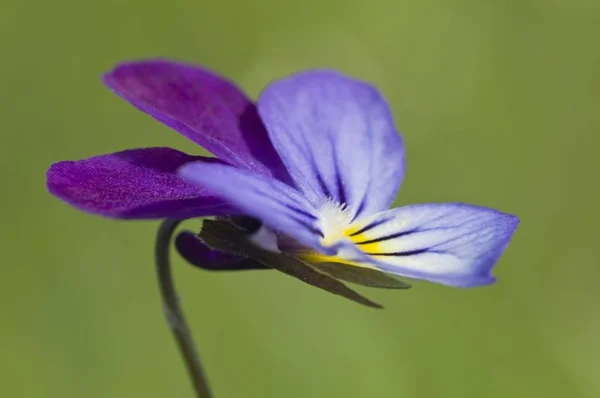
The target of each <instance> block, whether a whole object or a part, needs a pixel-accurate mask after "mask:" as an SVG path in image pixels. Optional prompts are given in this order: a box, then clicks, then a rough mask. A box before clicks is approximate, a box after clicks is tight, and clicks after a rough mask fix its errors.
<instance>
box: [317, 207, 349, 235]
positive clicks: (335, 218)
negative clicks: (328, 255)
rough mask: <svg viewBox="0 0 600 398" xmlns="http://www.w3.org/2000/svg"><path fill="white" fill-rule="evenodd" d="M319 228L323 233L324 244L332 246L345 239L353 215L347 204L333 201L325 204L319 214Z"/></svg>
mask: <svg viewBox="0 0 600 398" xmlns="http://www.w3.org/2000/svg"><path fill="white" fill-rule="evenodd" d="M318 217H319V228H320V229H321V231H322V232H323V239H322V241H321V242H322V243H323V245H325V246H331V245H333V244H335V243H336V242H338V241H339V240H340V239H344V238H345V236H344V230H345V229H346V228H347V227H348V226H349V225H350V222H351V221H352V215H351V214H350V212H349V211H348V208H347V207H346V204H344V203H342V204H340V203H337V202H335V201H333V200H328V201H327V202H325V203H324V204H323V205H322V206H321V208H320V209H319V212H318Z"/></svg>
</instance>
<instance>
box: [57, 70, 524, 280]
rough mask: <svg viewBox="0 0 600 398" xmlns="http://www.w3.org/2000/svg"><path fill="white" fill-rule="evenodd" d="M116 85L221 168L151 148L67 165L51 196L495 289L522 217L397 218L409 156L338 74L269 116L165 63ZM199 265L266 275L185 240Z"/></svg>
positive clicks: (348, 262)
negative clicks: (196, 222) (219, 225)
mask: <svg viewBox="0 0 600 398" xmlns="http://www.w3.org/2000/svg"><path fill="white" fill-rule="evenodd" d="M104 82H105V84H106V85H107V86H108V87H109V88H110V89H111V90H113V91H114V92H115V93H116V94H118V95H119V96H120V97H122V98H124V99H125V100H127V101H128V102H130V103H131V104H133V105H134V106H135V107H136V108H138V109H140V110H141V111H143V112H145V113H147V114H149V115H150V116H152V117H153V118H155V119H157V120H159V121H161V122H162V123H164V124H166V125H167V126H169V127H171V128H173V129H174V130H176V131H178V132H179V133H181V134H183V135H184V136H186V137H187V138H189V139H190V140H192V141H194V142H195V143H197V144H198V145H200V146H202V147H203V148H205V149H206V150H208V151H209V152H211V153H212V154H214V155H215V156H216V157H215V158H208V157H202V156H194V155H188V154H185V153H182V152H179V151H177V150H175V149H171V148H143V149H132V150H127V151H123V152H117V153H113V154H108V155H102V156H97V157H92V158H89V159H85V160H79V161H64V162H59V163H56V164H54V165H52V166H51V168H50V169H49V171H48V188H49V190H50V192H51V193H52V194H54V195H55V196H57V197H59V198H60V199H62V200H64V201H65V202H67V203H69V204H70V205H72V206H75V207H77V208H79V209H81V210H84V211H86V212H89V213H93V214H98V215H102V216H107V217H112V218H118V219H166V218H171V219H188V218H196V217H207V216H219V217H240V216H241V217H242V218H241V219H242V220H246V221H254V222H255V223H256V225H255V228H254V229H253V230H252V233H250V234H249V235H248V236H249V240H250V241H251V242H252V243H253V244H254V245H256V246H258V247H260V248H262V249H264V250H267V251H269V252H274V253H283V254H286V255H290V256H293V257H295V258H297V259H300V260H302V261H303V262H306V263H308V264H313V265H316V266H318V265H319V264H336V266H337V267H338V268H339V267H340V266H343V267H348V269H369V270H376V271H381V272H383V273H385V274H389V275H394V276H401V277H409V278H417V279H424V280H428V281H431V282H436V283H441V284H445V285H450V286H456V287H469V286H479V285H487V284H490V283H492V282H493V281H494V280H495V279H494V277H493V276H492V274H491V271H492V268H493V267H494V265H495V264H496V262H497V260H498V258H499V257H500V255H501V254H502V252H503V251H504V249H505V248H506V246H507V244H508V243H509V241H510V239H511V236H512V234H513V232H514V231H515V229H516V227H517V224H518V223H519V219H518V218H517V217H516V216H514V215H510V214H505V213H502V212H500V211H497V210H493V209H490V208H486V207H480V206H474V205H469V204H462V203H436V204H414V205H409V206H404V207H399V208H393V209H389V206H390V205H391V204H392V202H393V201H394V198H395V197H396V193H397V191H398V189H399V187H400V184H401V183H402V179H403V176H404V170H405V157H404V144H403V141H402V138H401V136H400V135H399V134H398V132H397V130H396V127H395V125H394V121H393V118H392V115H391V112H390V109H389V107H388V104H387V103H386V101H385V100H384V98H383V97H382V96H381V94H380V93H379V91H378V90H377V89H376V88H375V87H373V86H372V85H370V84H368V83H365V82H362V81H359V80H356V79H353V78H350V77H348V76H345V75H343V74H340V73H338V72H334V71H329V70H311V71H306V72H302V73H297V74H294V75H292V76H289V77H287V78H284V79H281V80H277V81H274V82H272V83H271V84H269V85H268V86H267V87H266V88H265V89H264V90H263V92H262V93H261V94H260V96H259V98H258V100H257V102H256V104H254V103H253V102H252V101H250V100H249V99H248V98H247V97H246V96H245V95H244V94H243V93H242V92H241V91H240V90H239V89H238V88H237V87H236V86H235V85H233V84H232V83H230V82H228V81H226V80H224V79H223V78H221V77H219V76H217V75H215V74H214V73H212V72H209V71H207V70H205V69H201V68H197V67H194V66H190V65H185V64H182V63H174V62H170V61H166V60H156V61H144V62H134V63H127V64H122V65H119V66H117V67H116V68H115V69H114V70H112V71H111V72H109V73H107V74H106V75H105V76H104ZM177 245H178V248H179V250H180V252H181V253H182V255H183V256H184V257H185V258H187V259H188V260H189V261H190V262H192V263H194V264H198V265H201V266H202V265H204V266H206V267H208V268H215V269H236V268H238V269H242V268H255V267H256V268H260V265H257V264H256V263H255V262H253V261H248V259H244V258H243V257H240V256H238V255H237V254H232V253H226V252H220V251H216V250H212V249H209V248H208V247H207V246H206V245H205V244H204V242H202V240H201V239H199V238H198V237H197V236H196V235H194V234H191V233H187V232H184V233H182V234H181V235H179V237H178V240H177Z"/></svg>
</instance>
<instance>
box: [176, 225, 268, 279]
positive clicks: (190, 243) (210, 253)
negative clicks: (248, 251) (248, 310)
mask: <svg viewBox="0 0 600 398" xmlns="http://www.w3.org/2000/svg"><path fill="white" fill-rule="evenodd" d="M175 246H176V247H177V251H178V252H179V254H180V255H181V256H182V257H183V258H184V259H185V260H186V261H187V262H189V263H190V264H192V265H195V266H196V267H200V268H203V269H207V270H212V271H242V270H251V269H268V268H267V267H265V266H264V265H262V264H261V263H259V262H257V261H254V260H252V259H249V258H244V257H240V256H236V255H235V254H229V253H224V252H221V251H218V250H212V249H210V248H209V247H208V246H206V244H205V243H204V242H202V241H201V240H200V238H198V236H197V235H196V234H194V233H193V232H190V231H182V232H181V233H180V234H179V235H177V238H176V239H175Z"/></svg>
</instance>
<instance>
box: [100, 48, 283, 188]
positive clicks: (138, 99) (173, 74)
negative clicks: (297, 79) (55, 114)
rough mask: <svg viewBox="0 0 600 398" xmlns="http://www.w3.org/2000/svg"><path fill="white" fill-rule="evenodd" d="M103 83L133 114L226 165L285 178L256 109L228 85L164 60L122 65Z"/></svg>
mask: <svg viewBox="0 0 600 398" xmlns="http://www.w3.org/2000/svg"><path fill="white" fill-rule="evenodd" d="M103 81H104V83H105V84H106V85H107V86H108V87H109V88H110V89H111V90H113V91H114V92H115V93H116V94H117V95H119V96H120V97H122V98H124V99H125V100H127V101H129V102H130V103H131V104H132V105H134V106H135V107H136V108H138V109H140V110H141V111H143V112H145V113H147V114H149V115H150V116H152V117H153V118H155V119H157V120H159V121H161V122H162V123H164V124H166V125H167V126H169V127H171V128H173V129H174V130H176V131H178V132H180V133H181V134H183V135H184V136H186V137H187V138H189V139H190V140H192V141H194V142H195V143H197V144H198V145H200V146H202V147H204V148H205V149H206V150H208V151H209V152H212V153H213V154H214V155H215V156H217V157H218V158H220V159H222V160H225V161H226V162H228V163H230V164H233V165H236V166H239V167H243V168H247V169H250V170H254V171H257V172H260V173H264V174H267V175H275V176H276V177H278V178H284V176H282V175H280V174H281V173H283V174H286V172H285V169H284V168H283V166H282V164H281V160H280V159H279V156H278V155H277V153H276V152H275V150H274V149H273V146H272V144H271V142H270V141H269V138H268V136H267V133H266V131H265V128H264V125H263V124H262V122H261V120H260V118H259V117H258V113H257V112H256V106H255V105H254V104H253V103H252V102H251V101H250V100H249V99H248V98H247V97H246V96H245V95H244V93H243V92H242V91H241V90H240V89H238V88H237V87H236V86H235V85H233V84H232V83H230V82H229V81H227V80H225V79H223V78H222V77H219V76H217V75H216V74H214V73H212V72H210V71H208V70H207V69H202V68H199V67H195V66H192V65H186V64H184V63H178V62H172V61H168V60H148V61H138V62H131V63H123V64H120V65H118V66H116V67H115V68H114V69H113V70H112V71H110V72H108V73H106V74H105V75H104V76H103Z"/></svg>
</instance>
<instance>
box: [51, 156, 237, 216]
mask: <svg viewBox="0 0 600 398" xmlns="http://www.w3.org/2000/svg"><path fill="white" fill-rule="evenodd" d="M198 159H202V158H201V157H198V156H189V155H186V154H185V153H182V152H179V151H176V150H174V149H170V148H145V149H131V150H127V151H123V152H117V153H112V154H109V155H102V156H96V157H92V158H89V159H84V160H78V161H63V162H58V163H55V164H53V165H52V166H51V167H50V169H49V170H48V172H47V173H46V175H47V185H48V190H49V191H50V192H51V193H52V194H53V195H55V196H57V197H59V198H60V199H62V200H64V201H65V202H67V203H69V204H70V205H72V206H74V207H77V208H78V209H81V210H83V211H86V212H88V213H94V214H99V215H102V216H106V217H114V218H124V219H129V218H167V217H172V218H189V217H198V216H203V215H218V214H235V213H236V211H235V210H234V209H232V208H231V207H230V206H229V205H227V204H226V203H225V202H223V201H222V200H220V199H219V198H217V197H215V196H214V195H212V194H211V193H210V192H209V191H208V190H206V189H205V188H199V187H198V186H196V185H192V184H189V183H187V182H185V181H183V180H181V179H180V178H179V177H178V176H177V175H176V174H175V172H176V170H177V169H178V168H179V167H180V166H181V165H183V164H185V163H188V162H192V161H196V160H198ZM211 161H216V160H214V159H213V160H211Z"/></svg>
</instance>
